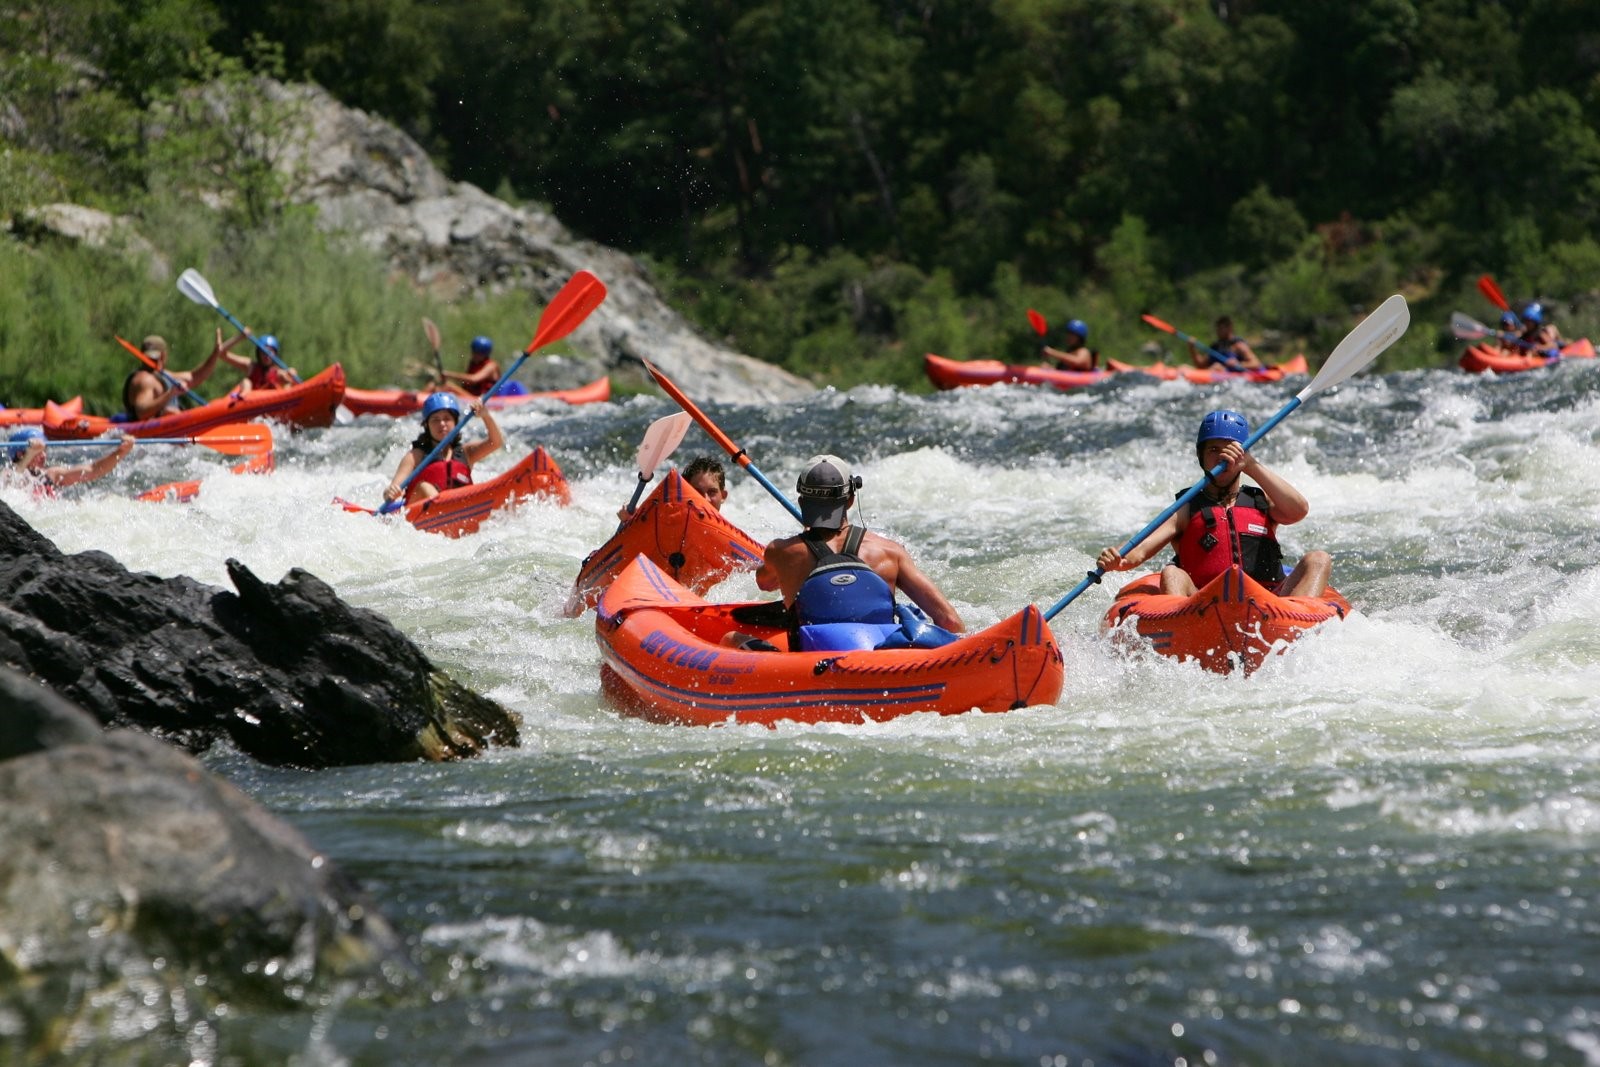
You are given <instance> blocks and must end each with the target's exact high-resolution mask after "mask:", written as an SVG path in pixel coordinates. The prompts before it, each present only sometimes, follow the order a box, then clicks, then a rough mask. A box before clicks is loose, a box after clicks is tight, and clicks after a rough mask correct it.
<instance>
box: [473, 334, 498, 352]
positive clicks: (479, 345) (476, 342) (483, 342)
mask: <svg viewBox="0 0 1600 1067" xmlns="http://www.w3.org/2000/svg"><path fill="white" fill-rule="evenodd" d="M493 351H494V342H493V341H491V340H490V339H489V338H487V337H485V336H483V334H481V333H480V334H479V335H478V336H476V337H474V338H473V339H472V354H473V355H475V356H487V355H488V354H489V353H490V352H493Z"/></svg>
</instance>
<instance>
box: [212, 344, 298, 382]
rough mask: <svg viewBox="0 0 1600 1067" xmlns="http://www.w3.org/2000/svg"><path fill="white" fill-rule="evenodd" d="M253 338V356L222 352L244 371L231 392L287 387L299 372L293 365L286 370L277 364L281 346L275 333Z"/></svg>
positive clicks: (229, 360)
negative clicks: (242, 379) (241, 378)
mask: <svg viewBox="0 0 1600 1067" xmlns="http://www.w3.org/2000/svg"><path fill="white" fill-rule="evenodd" d="M253 340H254V343H253V344H252V345H251V346H250V347H251V348H252V349H254V356H253V357H248V356H241V355H239V354H238V353H237V352H225V353H223V358H224V359H226V360H227V361H228V362H229V363H231V364H233V365H234V366H235V367H237V368H239V369H240V370H242V371H244V372H245V377H244V381H242V382H240V383H239V384H238V385H236V386H234V387H233V394H234V395H235V396H244V395H245V394H246V393H249V392H251V391H252V390H255V389H287V388H289V386H291V385H293V384H295V379H297V378H299V377H300V375H299V373H298V372H297V371H295V369H294V368H293V367H289V368H288V369H287V370H286V369H284V368H283V367H280V366H278V361H279V360H281V359H283V347H282V346H281V345H280V344H279V343H278V337H277V335H276V334H270V333H266V334H262V335H261V336H260V337H257V338H254V339H253ZM230 347H231V346H230ZM274 357H276V358H274Z"/></svg>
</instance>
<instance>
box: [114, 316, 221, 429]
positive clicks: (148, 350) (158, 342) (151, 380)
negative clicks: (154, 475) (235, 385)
mask: <svg viewBox="0 0 1600 1067" xmlns="http://www.w3.org/2000/svg"><path fill="white" fill-rule="evenodd" d="M243 338H244V334H239V335H238V336H237V337H235V338H233V340H231V341H229V342H227V343H226V344H224V343H223V341H222V331H221V330H218V331H217V344H216V347H215V348H213V349H212V350H211V354H210V355H209V356H207V357H206V359H205V362H204V363H201V364H200V365H199V366H198V367H196V368H195V369H194V370H168V369H167V342H166V339H165V338H163V337H161V336H159V335H157V334H151V335H150V336H149V337H146V338H145V339H144V343H143V344H141V345H140V346H139V350H140V351H142V352H143V353H144V356H145V359H146V360H147V361H148V362H147V363H144V364H141V365H140V366H139V367H138V368H137V369H136V370H135V371H134V372H133V373H132V374H130V375H128V377H127V380H126V381H124V382H123V383H122V406H123V408H124V410H125V412H126V414H125V415H123V416H122V418H121V419H120V420H119V421H124V422H141V421H143V420H144V419H153V418H155V417H156V416H157V415H164V414H166V413H167V412H168V411H176V410H178V397H179V395H180V394H182V393H185V392H187V391H188V390H190V389H194V388H197V387H198V386H199V385H200V384H201V383H202V382H204V381H205V380H206V379H207V378H209V377H211V372H212V371H213V370H215V369H216V367H217V360H219V359H221V358H222V355H223V353H225V352H227V351H228V349H230V348H232V347H233V346H234V345H236V344H238V343H239V341H241V340H242V339H243Z"/></svg>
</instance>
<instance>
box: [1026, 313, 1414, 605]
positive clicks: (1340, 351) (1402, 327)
mask: <svg viewBox="0 0 1600 1067" xmlns="http://www.w3.org/2000/svg"><path fill="white" fill-rule="evenodd" d="M1410 324H1411V311H1410V309H1409V308H1407V307H1406V299H1405V297H1403V296H1401V295H1400V294H1399V293H1396V294H1395V295H1394V296H1391V297H1390V298H1389V299H1387V300H1385V301H1384V302H1383V303H1382V304H1380V305H1378V309H1377V310H1376V311H1374V312H1373V313H1372V314H1370V315H1368V316H1367V317H1366V318H1365V319H1363V320H1362V321H1361V323H1360V325H1358V326H1357V327H1356V328H1355V329H1353V330H1351V331H1350V332H1349V333H1348V334H1347V335H1346V336H1345V339H1344V340H1343V341H1340V342H1339V344H1338V347H1336V348H1335V349H1334V350H1333V353H1332V354H1331V355H1330V356H1328V359H1327V362H1325V363H1323V365H1322V369H1321V370H1319V371H1318V372H1317V376H1316V377H1315V378H1312V379H1311V384H1309V385H1307V386H1306V387H1305V388H1304V389H1302V390H1300V392H1298V393H1296V394H1295V396H1294V399H1292V400H1290V401H1289V402H1288V403H1287V404H1285V405H1284V406H1283V407H1282V408H1280V409H1279V410H1278V413H1277V414H1276V415H1274V416H1272V418H1270V419H1268V420H1267V421H1266V422H1264V423H1262V424H1261V426H1260V427H1259V428H1258V429H1257V430H1256V431H1255V433H1253V434H1251V435H1250V436H1249V438H1248V439H1247V440H1246V441H1245V443H1244V447H1245V449H1246V451H1248V450H1249V448H1250V446H1251V445H1254V444H1255V443H1256V442H1257V441H1259V440H1261V439H1262V438H1263V437H1265V436H1266V435H1267V433H1268V432H1269V431H1270V430H1271V429H1272V428H1273V427H1275V426H1277V425H1278V423H1280V422H1282V421H1283V420H1284V419H1286V418H1288V417H1289V414H1290V413H1291V412H1293V411H1294V410H1295V409H1296V408H1298V407H1299V406H1300V405H1301V404H1303V403H1305V402H1306V401H1307V400H1310V399H1311V398H1312V397H1314V396H1316V395H1317V394H1319V393H1323V392H1326V391H1327V390H1329V389H1332V388H1333V387H1334V386H1336V385H1338V384H1339V383H1340V382H1342V381H1344V380H1345V379H1346V378H1348V377H1350V376H1351V375H1352V374H1354V373H1356V372H1357V371H1358V370H1360V369H1361V368H1362V367H1365V366H1366V365H1367V364H1369V363H1371V362H1372V361H1373V360H1374V359H1377V358H1378V355H1379V353H1381V352H1382V351H1383V350H1384V349H1386V348H1388V347H1389V346H1390V345H1392V344H1394V343H1395V341H1397V340H1399V339H1400V335H1401V334H1403V333H1405V332H1406V327H1407V326H1409V325H1410ZM1227 466H1228V465H1227V464H1226V463H1219V464H1217V465H1216V466H1215V467H1213V468H1211V469H1210V470H1209V471H1207V472H1206V473H1205V475H1204V476H1203V477H1202V478H1201V479H1200V480H1199V481H1197V482H1195V483H1194V484H1193V485H1191V486H1190V487H1189V488H1188V489H1187V490H1186V491H1185V492H1184V493H1183V495H1182V496H1180V497H1178V499H1177V500H1175V501H1173V503H1172V504H1171V505H1170V506H1169V507H1168V508H1167V509H1166V510H1165V511H1163V512H1162V513H1161V514H1159V515H1157V516H1156V517H1155V518H1154V519H1151V520H1150V523H1149V525H1147V526H1146V527H1145V528H1144V529H1142V530H1140V531H1139V532H1138V533H1136V534H1134V535H1133V536H1132V537H1131V538H1129V539H1128V541H1127V543H1126V544H1124V545H1123V546H1122V547H1121V548H1120V549H1118V550H1117V551H1118V553H1119V554H1120V555H1124V556H1126V555H1127V554H1128V553H1129V552H1132V551H1133V550H1134V549H1135V548H1136V547H1138V545H1139V544H1140V542H1142V541H1143V540H1144V539H1145V538H1146V537H1149V536H1150V535H1151V534H1152V533H1154V532H1155V531H1156V528H1157V527H1158V526H1160V525H1161V524H1162V523H1164V522H1166V521H1167V520H1168V519H1169V518H1171V517H1172V516H1173V515H1176V514H1177V513H1178V509H1179V508H1181V507H1183V506H1184V505H1185V504H1187V503H1188V502H1189V501H1191V500H1193V499H1194V498H1195V497H1196V496H1198V495H1199V494H1200V490H1202V489H1204V488H1205V486H1206V483H1207V482H1208V481H1210V480H1211V479H1213V478H1216V477H1219V476H1220V475H1221V474H1222V473H1223V471H1225V470H1226V469H1227ZM1104 574H1105V568H1104V567H1099V566H1097V567H1095V569H1094V570H1092V571H1090V572H1089V573H1088V575H1087V576H1086V577H1085V578H1084V579H1083V581H1081V582H1079V583H1078V584H1077V585H1075V586H1073V587H1072V589H1071V590H1070V591H1069V592H1068V593H1067V595H1066V596H1064V597H1062V598H1061V599H1060V600H1058V601H1056V602H1055V604H1054V605H1052V606H1051V608H1050V610H1049V611H1046V612H1045V613H1044V617H1045V621H1046V622H1048V621H1050V620H1051V619H1053V618H1055V617H1056V615H1057V614H1059V613H1060V611H1061V609H1062V608H1064V607H1066V606H1067V605H1068V604H1070V603H1072V602H1073V601H1074V600H1076V599H1077V598H1078V595H1079V594H1080V593H1082V592H1083V591H1084V590H1085V589H1087V588H1089V587H1090V586H1091V585H1094V584H1095V583H1096V582H1098V581H1100V578H1101V576H1102V575H1104Z"/></svg>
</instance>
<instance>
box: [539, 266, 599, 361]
mask: <svg viewBox="0 0 1600 1067" xmlns="http://www.w3.org/2000/svg"><path fill="white" fill-rule="evenodd" d="M605 298H606V285H605V282H602V281H601V280H600V279H599V278H597V277H595V276H594V275H593V274H592V273H590V272H589V271H586V270H580V271H579V272H578V273H576V274H574V275H573V276H572V279H571V280H570V281H568V282H567V284H566V285H563V286H562V287H561V291H560V292H559V293H557V294H556V297H555V299H554V300H552V301H550V306H549V307H547V308H545V309H544V314H543V315H541V316H539V329H538V331H537V332H535V333H534V335H533V340H532V341H530V342H528V347H527V348H525V349H524V350H523V351H524V353H530V352H532V351H533V350H534V349H536V348H543V347H544V346H545V345H547V344H550V343H552V342H555V341H559V340H561V339H562V338H563V337H565V336H567V334H569V333H571V332H572V331H573V330H576V329H577V328H578V326H579V325H580V324H582V322H583V320H584V319H586V318H588V317H589V312H591V311H593V310H594V309H595V308H597V307H599V306H600V302H601V301H602V300H604V299H605Z"/></svg>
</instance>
